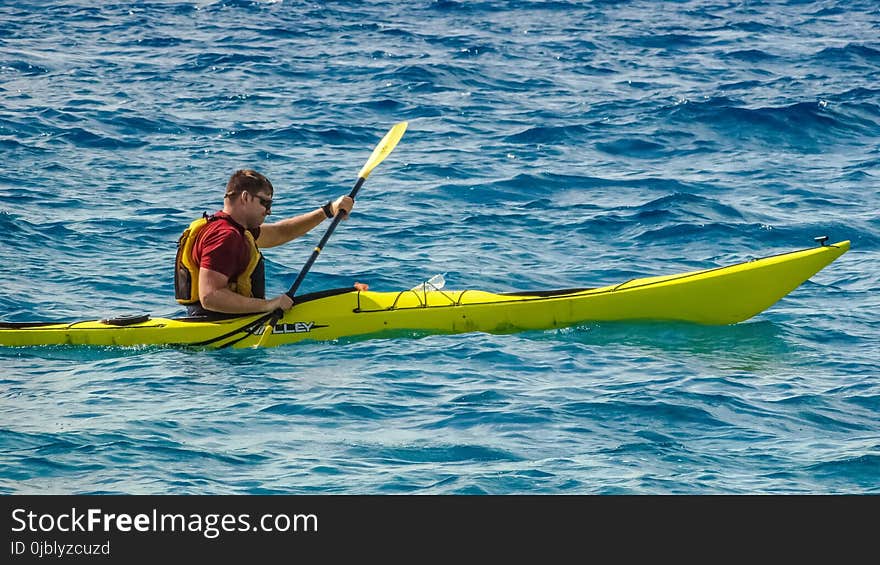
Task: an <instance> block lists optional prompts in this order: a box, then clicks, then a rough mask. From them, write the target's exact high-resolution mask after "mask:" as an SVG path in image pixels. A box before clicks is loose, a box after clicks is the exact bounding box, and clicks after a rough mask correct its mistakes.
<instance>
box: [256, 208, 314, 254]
mask: <svg viewBox="0 0 880 565" xmlns="http://www.w3.org/2000/svg"><path fill="white" fill-rule="evenodd" d="M326 217H327V216H326V215H325V214H324V211H323V210H322V209H321V208H317V209H315V210H313V211H311V212H307V213H305V214H300V215H299V216H294V217H292V218H287V219H285V220H281V221H280V222H275V223H274V224H264V225H263V227H262V228H260V239H259V240H258V241H257V244H258V245H259V246H260V247H264V248H265V247H275V246H276V245H281V244H283V243H287V242H288V241H290V240H292V239H296V238H297V237H299V236H301V235H305V234H306V233H308V232H309V231H311V230H312V229H314V228H315V226H317V225H318V224H320V223H321V222H323V221H324V219H325V218H326Z"/></svg>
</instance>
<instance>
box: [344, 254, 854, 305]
mask: <svg viewBox="0 0 880 565" xmlns="http://www.w3.org/2000/svg"><path fill="white" fill-rule="evenodd" d="M848 243H849V242H841V243H838V244H834V245H825V246H822V247H826V248H831V247H833V248H840V247H842V246H845V247H846V248H847V249H848V248H849V245H848ZM844 244H846V245H844ZM820 248H821V247H810V248H807V249H800V250H797V251H786V252H784V253H777V254H775V255H768V256H766V257H759V258H752V259H748V260H746V261H741V262H739V263H733V264H731V265H722V266H719V267H712V268H710V269H702V270H698V271H692V272H688V273H681V274H677V275H666V276H662V275H661V276H658V277H651V278H650V279H645V278H632V279H629V280H627V281H624V282H622V283H619V284H617V285H615V286H605V287H590V288H569V289H558V290H539V291H532V292H529V291H518V292H504V293H499V294H497V295H496V296H510V297H514V298H513V299H511V300H493V301H492V302H491V304H507V303H511V302H528V301H533V300H537V301H543V300H552V299H568V298H571V297H573V296H588V295H597V294H605V293H613V292H620V291H622V290H632V289H638V288H645V287H649V286H652V285H658V284H663V283H667V282H676V281H682V280H684V279H688V278H691V277H696V276H700V275H706V274H710V273H714V272H717V271H723V270H730V269H731V268H733V267H740V266H742V265H748V264H750V263H754V262H756V261H761V260H767V259H776V258H780V257H786V256H789V255H793V254H797V253H803V252H804V251H809V250H811V249H820ZM844 251H845V250H844ZM637 281H646V282H643V283H642V284H635V285H631V286H627V285H630V283H633V282H637ZM427 292H431V293H435V292H436V293H439V294H440V295H442V296H444V297H445V298H446V299H447V300H449V304H434V305H429V304H428V303H427V295H426V293H427ZM450 292H451V291H444V290H430V291H424V290H420V289H409V290H402V291H399V292H398V295H397V297H396V298H395V299H394V301H393V302H392V304H391V305H390V306H388V307H386V308H380V309H375V310H366V309H363V308H361V307H360V296H358V307H357V308H355V309H354V312H355V313H364V314H369V313H373V312H385V311H393V310H407V309H418V308H449V307H455V306H464V305H467V304H465V303H464V302H463V300H464V297H465V295H466V294H467V293H468V292H481V291H475V290H473V289H465V290H461V291H457V292H458V298H454V297H453V296H450V294H449V293H450ZM408 293H413V294H415V296H416V297H417V298H418V299H419V304H418V305H415V306H404V307H400V306H397V304H398V302H399V300H400V298H401V297H402V296H403V295H405V294H408ZM420 293H421V294H420Z"/></svg>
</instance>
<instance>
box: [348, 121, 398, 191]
mask: <svg viewBox="0 0 880 565" xmlns="http://www.w3.org/2000/svg"><path fill="white" fill-rule="evenodd" d="M406 126H407V123H406V122H400V123H399V124H396V125H395V126H394V127H392V128H391V129H390V130H388V133H386V134H385V137H383V138H382V141H380V142H379V145H377V146H376V148H375V149H373V154H372V155H370V158H369V159H367V162H366V163H364V166H363V168H361V172H360V173H358V178H362V179H365V178H367V177H368V176H369V175H370V173H371V172H372V171H373V169H374V168H376V165H378V164H379V163H381V162H382V161H383V160H384V159H385V157H387V156H388V154H389V153H391V152H392V151H394V148H395V147H397V142H398V141H400V138H401V137H403V132H405V131H406Z"/></svg>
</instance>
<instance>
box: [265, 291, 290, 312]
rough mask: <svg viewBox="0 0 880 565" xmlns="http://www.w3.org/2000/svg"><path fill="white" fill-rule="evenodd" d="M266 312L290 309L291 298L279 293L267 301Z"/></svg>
mask: <svg viewBox="0 0 880 565" xmlns="http://www.w3.org/2000/svg"><path fill="white" fill-rule="evenodd" d="M267 305H268V308H267V310H266V311H267V312H274V311H275V310H285V311H286V310H290V309H291V308H292V307H293V300H291V299H290V297H289V296H287V295H286V294H280V295H278V296H276V297H275V298H273V299H272V300H269V301H268V304H267Z"/></svg>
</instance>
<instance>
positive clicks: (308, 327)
mask: <svg viewBox="0 0 880 565" xmlns="http://www.w3.org/2000/svg"><path fill="white" fill-rule="evenodd" d="M326 327H327V326H317V325H315V322H292V323H290V324H275V328H274V329H273V330H272V333H275V334H304V333H309V332H311V331H312V330H313V329H314V328H326ZM264 328H265V326H264V327H263V328H260V331H258V332H254V333H255V335H262V333H263V329H264Z"/></svg>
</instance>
